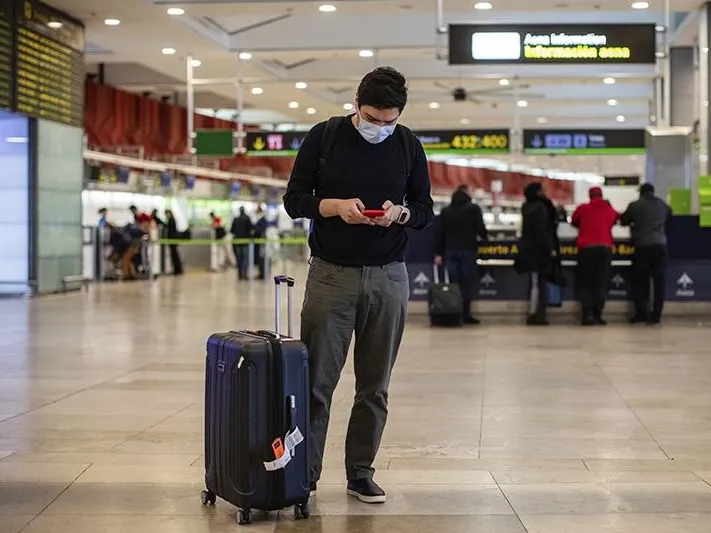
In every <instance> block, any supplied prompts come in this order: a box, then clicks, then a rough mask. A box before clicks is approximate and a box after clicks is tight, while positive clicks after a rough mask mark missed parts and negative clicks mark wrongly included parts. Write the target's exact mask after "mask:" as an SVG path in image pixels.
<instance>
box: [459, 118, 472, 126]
mask: <svg viewBox="0 0 711 533" xmlns="http://www.w3.org/2000/svg"><path fill="white" fill-rule="evenodd" d="M459 123H460V124H461V125H462V126H466V125H467V124H471V120H469V119H468V118H463V119H461V120H460V121H459Z"/></svg>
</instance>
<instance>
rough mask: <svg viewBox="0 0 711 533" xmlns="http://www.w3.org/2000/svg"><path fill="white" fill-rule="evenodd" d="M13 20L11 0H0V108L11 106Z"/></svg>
mask: <svg viewBox="0 0 711 533" xmlns="http://www.w3.org/2000/svg"><path fill="white" fill-rule="evenodd" d="M13 21H14V16H13V0H0V109H11V108H12V92H13V91H12V87H13V86H14V84H15V76H14V74H13V70H14V58H15V50H14V46H13Z"/></svg>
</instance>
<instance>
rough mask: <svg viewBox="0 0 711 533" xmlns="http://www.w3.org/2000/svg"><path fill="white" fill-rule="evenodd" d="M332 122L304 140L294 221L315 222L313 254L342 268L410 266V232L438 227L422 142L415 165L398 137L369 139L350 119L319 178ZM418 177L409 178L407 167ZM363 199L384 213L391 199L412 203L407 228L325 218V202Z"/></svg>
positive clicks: (292, 186)
mask: <svg viewBox="0 0 711 533" xmlns="http://www.w3.org/2000/svg"><path fill="white" fill-rule="evenodd" d="M325 129H326V123H321V124H318V125H316V126H315V127H314V128H313V129H312V130H311V131H310V132H309V134H308V135H307V137H306V139H304V142H303V144H302V145H301V149H300V150H299V154H298V156H297V157H296V162H295V163H294V168H293V170H292V174H291V178H290V180H289V185H288V187H287V190H286V194H285V195H284V208H285V209H286V212H287V213H288V214H289V216H291V217H292V218H309V219H313V220H314V228H313V231H312V233H311V236H310V237H309V244H310V246H311V253H312V254H313V255H314V256H315V257H319V258H321V259H323V260H325V261H328V262H330V263H334V264H337V265H342V266H379V265H385V264H388V263H392V262H395V261H404V259H405V251H406V248H407V233H406V232H405V227H411V228H415V229H422V228H424V227H426V226H428V225H429V224H431V223H432V220H433V219H434V213H433V211H432V205H433V202H432V198H431V196H430V179H429V172H428V169H427V159H426V157H425V152H424V150H423V149H422V145H421V144H420V143H419V141H416V140H415V142H414V143H413V146H412V149H411V153H412V157H413V159H414V161H412V162H411V163H409V164H408V163H407V161H406V159H405V158H406V156H405V148H404V147H403V146H402V140H401V137H400V135H399V134H398V132H395V133H394V134H393V135H391V136H390V137H388V138H387V139H386V140H385V141H383V142H382V143H380V144H371V143H369V142H367V141H366V140H365V139H363V138H362V137H361V135H360V133H358V130H357V129H356V128H355V126H354V125H353V123H352V121H351V119H350V117H349V118H347V119H345V120H344V121H343V123H342V124H341V126H340V128H339V129H338V132H337V133H336V137H335V140H334V144H333V148H332V150H331V153H330V155H329V157H328V159H327V161H326V165H325V169H324V173H323V176H320V175H319V152H320V146H321V139H322V138H323V134H324V131H325ZM408 167H411V169H412V172H411V175H410V177H409V179H408V176H407V168H408ZM350 198H359V199H360V200H361V201H362V202H363V204H365V208H366V209H380V208H381V207H382V205H383V204H384V203H385V202H386V201H387V200H390V201H391V202H393V203H394V204H395V205H403V204H406V205H407V208H408V209H409V210H410V219H409V220H408V222H407V224H405V225H401V224H397V223H395V224H393V225H391V226H390V227H389V228H383V227H379V226H367V225H364V224H346V223H345V222H344V221H343V220H342V219H341V218H340V217H337V216H336V217H330V218H325V217H323V216H321V215H320V214H319V203H320V202H321V200H322V199H343V200H347V199H350Z"/></svg>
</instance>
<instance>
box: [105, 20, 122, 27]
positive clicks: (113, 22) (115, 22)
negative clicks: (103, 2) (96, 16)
mask: <svg viewBox="0 0 711 533" xmlns="http://www.w3.org/2000/svg"><path fill="white" fill-rule="evenodd" d="M104 24H106V25H107V26H118V25H119V24H121V21H120V20H119V19H104Z"/></svg>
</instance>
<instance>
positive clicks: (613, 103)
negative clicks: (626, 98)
mask: <svg viewBox="0 0 711 533" xmlns="http://www.w3.org/2000/svg"><path fill="white" fill-rule="evenodd" d="M607 105H617V100H615V99H614V98H610V99H609V100H608V101H607Z"/></svg>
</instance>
